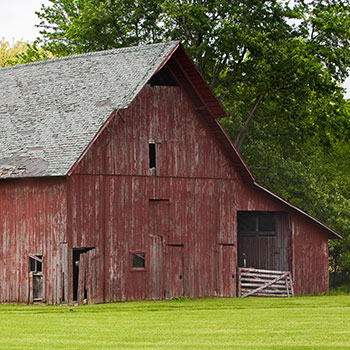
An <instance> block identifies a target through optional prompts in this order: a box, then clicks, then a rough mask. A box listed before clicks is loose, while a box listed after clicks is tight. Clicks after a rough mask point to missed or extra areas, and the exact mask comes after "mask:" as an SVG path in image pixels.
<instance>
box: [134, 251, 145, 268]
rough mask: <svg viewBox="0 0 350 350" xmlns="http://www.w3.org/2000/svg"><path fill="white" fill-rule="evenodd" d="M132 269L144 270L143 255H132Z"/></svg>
mask: <svg viewBox="0 0 350 350" xmlns="http://www.w3.org/2000/svg"><path fill="white" fill-rule="evenodd" d="M131 257H132V265H131V266H132V268H133V269H144V268H145V267H146V264H145V253H132V254H131Z"/></svg>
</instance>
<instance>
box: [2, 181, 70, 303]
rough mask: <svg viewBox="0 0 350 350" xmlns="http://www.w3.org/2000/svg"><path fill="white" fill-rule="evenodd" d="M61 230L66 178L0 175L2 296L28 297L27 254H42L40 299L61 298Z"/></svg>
mask: <svg viewBox="0 0 350 350" xmlns="http://www.w3.org/2000/svg"><path fill="white" fill-rule="evenodd" d="M65 234H66V190H65V180H64V179H62V178H52V179H27V180H26V179H23V180H22V179H13V180H1V181H0V267H1V268H0V302H21V303H28V302H31V300H30V298H31V296H32V279H31V277H30V273H29V254H34V255H35V254H38V255H42V256H43V272H42V273H43V302H47V303H49V304H56V303H60V302H61V301H62V292H63V280H62V265H63V263H62V257H63V254H64V247H63V245H64V243H65V241H66V236H65ZM62 244H63V245H62Z"/></svg>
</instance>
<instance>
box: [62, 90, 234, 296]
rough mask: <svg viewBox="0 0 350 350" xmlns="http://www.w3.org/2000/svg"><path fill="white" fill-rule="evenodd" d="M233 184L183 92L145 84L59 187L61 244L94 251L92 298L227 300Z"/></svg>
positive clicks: (222, 157) (228, 163)
mask: <svg viewBox="0 0 350 350" xmlns="http://www.w3.org/2000/svg"><path fill="white" fill-rule="evenodd" d="M149 141H153V142H155V143H156V155H157V158H156V175H151V173H150V169H149V149H148V144H149ZM237 176H238V175H237V173H236V171H235V169H234V167H233V166H232V164H231V161H230V160H229V159H228V158H227V157H226V155H225V154H224V152H223V151H222V149H221V148H220V146H218V144H217V142H216V139H215V138H214V136H213V135H212V133H211V130H210V129H209V128H208V127H207V125H206V124H205V122H204V121H203V120H202V119H201V117H200V116H199V114H198V113H197V112H196V111H195V110H194V107H193V105H192V102H191V101H190V99H189V97H188V96H187V94H186V92H185V91H184V90H183V89H181V88H180V87H167V86H156V87H151V86H149V85H147V86H146V87H145V88H144V89H143V90H142V92H141V93H140V94H139V95H138V97H137V98H136V99H135V100H134V101H133V103H132V104H131V105H130V107H129V108H128V109H127V110H123V111H121V112H119V113H118V114H117V115H116V117H115V119H114V120H113V121H112V122H111V124H110V125H109V127H108V128H106V130H105V131H104V132H103V133H102V134H101V136H100V137H99V139H98V140H97V141H96V143H95V144H94V145H93V146H92V148H91V150H90V151H89V152H88V153H87V154H86V156H85V158H84V159H83V160H82V162H81V163H80V165H79V166H78V167H77V168H76V170H75V172H74V175H72V176H71V178H70V179H69V190H68V193H69V198H70V204H69V222H71V223H72V224H71V225H70V229H69V230H70V231H69V232H70V236H71V246H72V247H75V248H79V247H96V255H97V256H99V257H100V259H99V263H98V265H99V266H100V270H99V271H97V273H99V274H100V275H99V279H100V280H101V281H103V282H102V285H101V286H100V293H99V296H100V299H99V300H102V299H104V300H106V301H114V300H131V299H158V298H171V297H174V296H179V295H186V296H189V297H204V296H209V295H220V296H235V293H236V291H235V289H236V280H235V277H236V276H235V271H236V259H237V258H236V253H235V249H234V248H233V246H234V245H236V234H235V232H236V219H235V208H236V203H235V202H236V192H237V188H236V187H237V185H236V183H237V182H236V179H237ZM133 251H138V252H142V251H143V252H145V254H146V268H145V270H141V271H140V270H133V269H132V268H131V253H132V252H133ZM102 276H103V278H102Z"/></svg>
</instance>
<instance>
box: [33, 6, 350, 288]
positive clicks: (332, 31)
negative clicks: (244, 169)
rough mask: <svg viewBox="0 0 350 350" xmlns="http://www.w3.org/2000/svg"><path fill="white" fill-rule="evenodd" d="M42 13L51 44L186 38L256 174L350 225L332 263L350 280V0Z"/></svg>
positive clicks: (59, 51) (334, 246) (92, 46)
mask: <svg viewBox="0 0 350 350" xmlns="http://www.w3.org/2000/svg"><path fill="white" fill-rule="evenodd" d="M292 3H293V5H292ZM37 14H38V16H39V18H40V19H41V24H40V28H41V29H42V31H41V34H42V44H43V47H44V49H46V50H49V51H51V52H53V53H54V54H55V55H67V54H71V53H75V52H78V53H80V52H88V51H95V50H104V49H109V48H115V47H120V46H129V45H138V44H141V43H150V42H157V41H161V40H167V39H172V40H174V39H176V40H181V42H182V44H183V45H184V46H185V48H186V49H187V50H188V52H189V53H190V55H191V56H192V58H193V59H194V62H195V64H196V65H197V67H198V69H199V71H200V72H201V73H202V74H203V76H204V77H205V79H206V80H207V81H208V83H209V85H210V86H211V87H212V88H213V89H214V91H215V92H216V94H217V95H218V96H219V98H220V99H221V100H222V102H223V103H224V105H225V107H226V109H227V110H228V112H229V117H228V118H226V119H225V120H223V121H222V124H223V126H224V127H225V129H226V130H227V131H228V133H229V135H230V136H231V138H232V139H233V140H234V142H235V145H236V147H237V148H238V149H239V150H240V152H241V153H242V154H243V157H244V159H245V161H246V162H247V164H248V166H249V167H250V169H251V170H252V171H253V173H254V175H255V177H256V179H257V181H258V182H259V183H261V184H262V185H264V186H266V187H268V188H269V189H271V190H273V191H274V192H276V193H277V194H279V195H280V196H282V197H283V198H285V199H287V200H289V201H290V202H291V203H292V204H294V205H297V206H299V207H301V208H302V209H304V210H306V211H307V212H308V213H310V214H311V215H315V216H316V217H318V218H319V219H320V220H322V221H325V222H326V223H327V224H329V225H330V226H332V227H333V228H334V229H336V230H338V231H339V232H341V233H342V234H343V235H344V236H345V239H344V240H342V241H338V242H332V243H331V246H330V252H331V261H330V263H331V272H332V273H333V276H332V281H333V282H334V283H338V282H337V280H336V278H335V277H334V276H335V274H338V275H339V278H340V279H339V283H344V281H345V280H346V281H349V283H350V242H349V241H350V205H349V204H350V169H349V165H348V162H347V158H348V154H349V153H348V152H349V151H350V149H349V145H348V141H349V137H350V105H349V102H347V101H345V99H344V96H343V90H342V88H341V87H340V83H341V82H343V81H344V80H345V78H346V77H347V76H348V72H349V66H350V55H349V50H350V5H349V3H348V2H347V1H342V0H315V1H303V0H296V1H294V2H291V3H288V2H285V1H276V0H267V1H261V0H251V1H249V2H247V1H243V0H233V1H231V0H153V1H145V0H138V1H130V0H50V5H49V6H44V5H43V6H42V8H41V11H39V12H38V13H37Z"/></svg>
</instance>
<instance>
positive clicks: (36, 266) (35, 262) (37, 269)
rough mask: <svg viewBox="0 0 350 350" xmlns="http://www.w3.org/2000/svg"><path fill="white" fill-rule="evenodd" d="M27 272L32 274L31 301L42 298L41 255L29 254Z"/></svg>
mask: <svg viewBox="0 0 350 350" xmlns="http://www.w3.org/2000/svg"><path fill="white" fill-rule="evenodd" d="M29 273H30V274H31V275H32V301H33V302H35V301H42V299H43V256H42V255H38V254H31V255H29Z"/></svg>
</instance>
